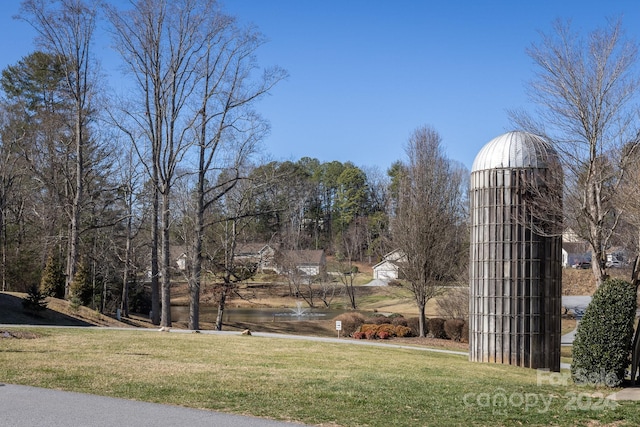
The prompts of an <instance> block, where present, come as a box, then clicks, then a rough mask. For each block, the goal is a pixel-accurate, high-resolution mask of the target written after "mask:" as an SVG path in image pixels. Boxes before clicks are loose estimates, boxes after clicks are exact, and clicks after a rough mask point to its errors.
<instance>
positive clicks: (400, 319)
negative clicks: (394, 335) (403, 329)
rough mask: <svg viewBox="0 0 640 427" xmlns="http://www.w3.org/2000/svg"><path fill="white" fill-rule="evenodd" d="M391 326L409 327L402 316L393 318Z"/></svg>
mask: <svg viewBox="0 0 640 427" xmlns="http://www.w3.org/2000/svg"><path fill="white" fill-rule="evenodd" d="M391 324H392V325H395V326H409V323H408V322H407V319H405V318H404V317H402V316H398V317H394V318H393V320H392V321H391Z"/></svg>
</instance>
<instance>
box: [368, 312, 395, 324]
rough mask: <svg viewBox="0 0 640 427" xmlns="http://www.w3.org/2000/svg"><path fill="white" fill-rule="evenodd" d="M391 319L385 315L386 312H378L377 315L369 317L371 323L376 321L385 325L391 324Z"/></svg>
mask: <svg viewBox="0 0 640 427" xmlns="http://www.w3.org/2000/svg"><path fill="white" fill-rule="evenodd" d="M391 320H392V319H389V318H388V317H387V316H385V315H384V314H378V315H376V316H373V317H371V318H370V319H369V321H370V322H371V323H375V324H376V325H384V324H387V323H389V324H391Z"/></svg>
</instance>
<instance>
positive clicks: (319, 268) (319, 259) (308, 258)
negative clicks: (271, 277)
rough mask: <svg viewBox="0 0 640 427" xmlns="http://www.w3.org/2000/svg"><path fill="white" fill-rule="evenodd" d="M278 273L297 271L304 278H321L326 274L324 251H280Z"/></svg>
mask: <svg viewBox="0 0 640 427" xmlns="http://www.w3.org/2000/svg"><path fill="white" fill-rule="evenodd" d="M277 264H278V270H279V271H278V272H287V271H294V270H295V271H298V272H300V273H302V274H303V275H305V276H323V275H325V274H326V272H327V258H326V256H325V253H324V250H299V251H280V252H279V253H278V255H277Z"/></svg>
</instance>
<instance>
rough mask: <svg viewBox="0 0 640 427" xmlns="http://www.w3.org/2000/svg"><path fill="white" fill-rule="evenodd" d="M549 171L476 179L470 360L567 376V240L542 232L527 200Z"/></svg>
mask: <svg viewBox="0 0 640 427" xmlns="http://www.w3.org/2000/svg"><path fill="white" fill-rule="evenodd" d="M546 173H547V170H546V169H531V168H529V169H509V168H493V169H486V170H474V171H473V172H472V174H471V192H470V193H471V194H470V203H471V263H470V313H469V331H470V337H469V358H470V360H472V361H477V362H489V363H502V364H510V365H517V366H522V367H528V368H548V369H550V370H553V371H558V370H559V369H560V305H561V283H562V267H561V259H562V256H561V252H562V238H561V237H560V236H541V235H539V234H537V233H536V231H535V230H536V227H535V222H536V218H534V216H533V215H532V214H531V211H532V210H531V208H530V206H527V199H526V198H525V197H523V196H522V194H523V193H524V192H525V191H526V188H523V182H526V181H525V178H531V177H536V176H537V177H542V178H543V179H544V176H545V174H546Z"/></svg>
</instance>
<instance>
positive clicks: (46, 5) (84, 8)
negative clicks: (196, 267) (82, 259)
mask: <svg viewBox="0 0 640 427" xmlns="http://www.w3.org/2000/svg"><path fill="white" fill-rule="evenodd" d="M96 13H97V3H96V2H93V1H84V0H58V1H54V2H52V1H47V0H25V1H23V2H22V6H21V17H22V18H23V19H24V20H26V21H27V22H28V23H29V24H30V25H31V26H32V27H33V28H34V29H35V30H36V31H37V32H38V38H37V42H38V44H39V45H40V46H42V47H43V48H44V49H45V50H46V51H48V52H49V53H51V54H53V55H55V56H57V57H58V58H60V59H61V60H60V64H59V65H60V67H61V70H62V71H63V73H64V82H65V85H66V89H67V90H68V96H69V97H70V98H71V99H72V101H73V115H74V120H73V127H72V128H73V137H74V145H75V171H74V175H75V185H74V186H73V187H72V192H73V202H72V206H71V215H70V216H71V222H70V226H69V246H68V257H67V271H66V274H67V280H66V284H65V297H68V296H69V285H70V283H71V280H73V277H74V276H75V273H76V268H77V263H78V242H79V236H80V211H81V208H82V203H83V198H84V184H83V183H84V178H85V166H86V165H85V150H86V145H87V139H88V136H87V135H86V130H87V126H88V125H89V118H90V114H91V111H92V105H91V104H92V99H93V98H94V97H95V95H96V92H95V90H96V81H95V76H96V72H95V70H96V68H95V62H94V61H93V59H92V55H91V42H92V39H93V34H94V30H95V26H96Z"/></svg>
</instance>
